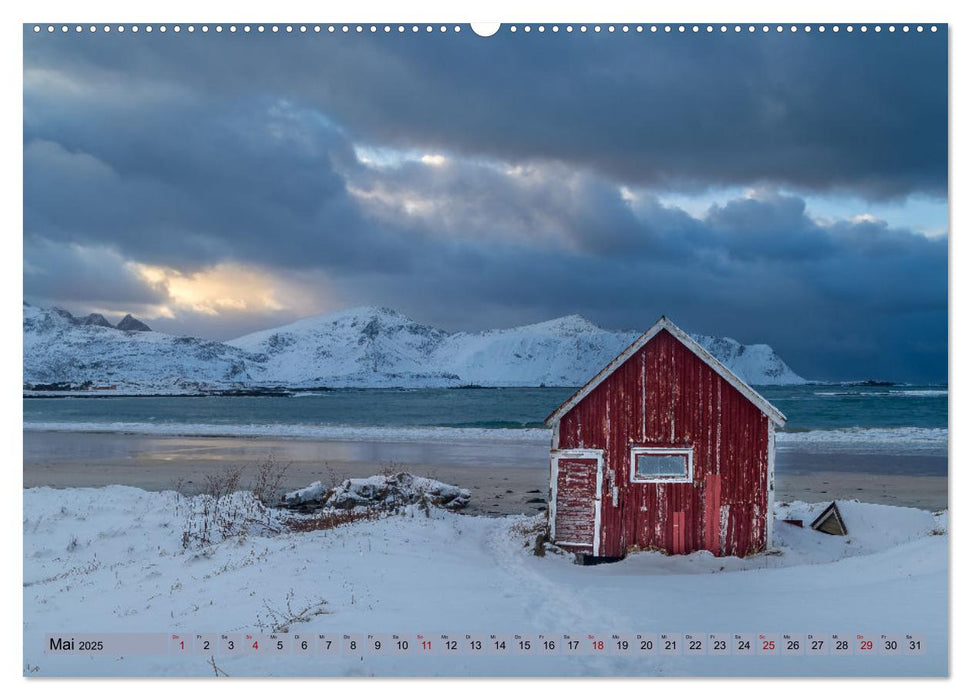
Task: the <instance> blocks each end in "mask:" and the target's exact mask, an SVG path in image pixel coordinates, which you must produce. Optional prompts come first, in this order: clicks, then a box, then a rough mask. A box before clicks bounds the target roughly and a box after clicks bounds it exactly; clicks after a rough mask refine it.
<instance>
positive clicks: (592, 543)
mask: <svg viewBox="0 0 971 700" xmlns="http://www.w3.org/2000/svg"><path fill="white" fill-rule="evenodd" d="M550 466H551V468H550V491H551V494H550V503H551V506H552V509H553V510H552V513H551V518H550V539H551V540H553V542H554V543H556V544H558V545H563V546H566V547H579V548H583V549H586V550H587V551H588V552H590V553H592V554H593V556H599V555H600V539H601V538H600V498H601V492H602V491H603V450H588V449H585V450H554V451H553V453H552V454H551V465H550Z"/></svg>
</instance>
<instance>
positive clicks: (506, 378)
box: [24, 304, 806, 393]
mask: <svg viewBox="0 0 971 700" xmlns="http://www.w3.org/2000/svg"><path fill="white" fill-rule="evenodd" d="M129 318H131V317H130V316H126V318H125V319H124V320H123V322H124V321H127V320H128V319H129ZM95 320H96V319H95ZM132 320H133V321H134V322H135V323H140V322H138V321H137V320H135V319H132ZM122 325H123V323H119V324H118V327H115V326H111V324H108V325H107V326H105V325H104V324H101V323H100V322H93V323H91V324H87V325H85V324H84V323H81V322H79V319H77V318H75V317H73V316H72V315H71V314H69V313H68V312H65V311H64V310H63V309H42V308H40V307H34V306H30V305H27V304H25V305H24V387H25V389H30V388H31V387H33V386H52V385H65V386H75V387H80V386H85V385H87V386H89V387H98V386H114V387H115V390H117V391H124V392H133V393H139V392H142V393H143V392H153V393H188V392H205V391H226V390H245V389H249V388H255V387H282V388H289V389H300V388H310V387H324V386H326V387H332V388H343V387H356V388H367V387H375V388H380V387H388V388H391V387H400V388H420V387H454V386H465V385H477V386H496V387H517V386H521V387H527V386H581V385H582V384H584V383H586V381H588V380H589V379H590V378H591V377H592V376H594V375H595V374H596V373H597V372H599V371H600V370H601V369H602V368H603V367H604V366H605V365H606V364H607V363H608V362H610V361H611V360H612V359H613V358H614V357H616V356H617V355H618V354H619V353H620V352H621V351H622V350H623V349H624V348H626V347H627V346H628V345H629V344H630V343H631V342H633V341H634V340H635V339H636V338H637V337H638V336H639V335H640V333H641V332H640V331H608V330H604V329H602V328H600V327H598V326H596V325H595V324H594V323H592V322H591V321H589V320H588V319H585V318H583V317H582V316H579V315H576V314H573V315H569V316H563V317H559V318H555V319H550V320H548V321H542V322H539V323H533V324H528V325H523V326H517V327H514V328H505V329H493V330H486V331H476V332H465V331H462V332H455V333H451V332H448V331H444V330H442V329H440V328H436V327H434V326H431V325H427V324H422V323H420V322H417V321H414V320H413V319H411V318H409V317H408V316H406V315H404V314H402V313H400V312H398V311H396V310H394V309H391V308H388V307H375V306H364V307H355V308H351V309H345V310H342V311H336V312H333V313H329V314H321V315H318V316H313V317H309V318H304V319H299V320H297V321H294V322H292V323H289V324H285V325H282V326H279V327H275V328H269V329H266V330H262V331H256V332H254V333H249V334H247V335H244V336H241V337H239V338H235V339H233V340H230V341H227V342H225V343H220V342H216V341H211V340H205V339H201V338H190V337H185V336H172V335H167V334H164V333H158V332H156V331H152V330H140V331H139V330H138V329H131V330H126V329H124V328H122ZM145 328H147V326H145ZM136 331H138V332H136ZM692 337H694V338H695V340H697V341H698V342H699V344H701V345H702V347H704V348H705V349H706V350H708V351H709V352H710V353H712V355H714V356H715V357H716V358H717V359H718V360H719V361H721V362H722V363H723V364H725V365H726V366H727V367H728V368H729V369H730V370H731V371H733V372H734V373H735V374H737V375H738V376H739V377H740V378H741V379H742V380H743V381H745V382H747V383H749V384H755V385H758V384H800V383H805V381H806V380H804V379H803V378H802V377H800V376H798V375H797V374H795V372H793V371H792V370H791V369H790V368H789V367H788V365H786V364H785V362H784V361H783V360H782V359H781V358H780V357H779V356H778V355H777V354H776V353H775V351H773V350H772V348H771V347H769V346H768V345H764V344H754V345H742V344H741V343H738V342H737V341H735V340H732V339H731V338H717V337H714V336H703V335H694V336H692Z"/></svg>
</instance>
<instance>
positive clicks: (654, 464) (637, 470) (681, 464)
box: [631, 447, 694, 482]
mask: <svg viewBox="0 0 971 700" xmlns="http://www.w3.org/2000/svg"><path fill="white" fill-rule="evenodd" d="M692 453H693V450H691V449H690V448H688V449H684V448H664V447H634V448H632V449H631V481H635V482H659V481H681V482H684V481H691V474H692V467H693V466H694V465H693V463H692V462H693V455H692Z"/></svg>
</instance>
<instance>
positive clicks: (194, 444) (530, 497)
mask: <svg viewBox="0 0 971 700" xmlns="http://www.w3.org/2000/svg"><path fill="white" fill-rule="evenodd" d="M547 450H548V447H546V445H542V444H535V443H510V444H486V443H481V442H480V443H474V442H468V443H414V442H410V443H404V442H402V443H397V442H341V441H317V440H292V439H291V440H287V439H263V438H229V437H183V436H143V435H128V434H112V433H70V432H34V431H25V432H24V471H23V478H24V487H25V488H30V487H35V486H52V487H55V488H68V487H87V486H92V487H93V486H106V485H109V484H123V485H127V486H137V487H139V488H143V489H147V490H151V491H163V490H168V489H174V488H176V487H181V488H182V489H183V490H184V491H187V492H189V493H194V492H198V491H199V490H201V489H202V488H204V486H205V483H206V477H207V476H208V475H216V474H220V473H222V472H224V471H225V470H226V469H227V468H230V467H242V469H243V476H242V481H243V483H244V484H245V483H248V482H249V481H250V480H251V479H252V478H253V476H254V475H255V473H256V469H257V465H258V464H259V463H260V462H262V461H264V460H266V459H267V458H272V459H273V461H274V462H275V463H276V464H278V465H280V466H281V467H282V466H284V465H286V467H287V470H286V475H285V479H284V488H286V489H296V488H300V487H302V486H306V485H307V484H309V483H311V482H313V481H322V482H324V483H325V484H330V483H337V482H339V481H341V480H343V479H346V478H349V477H364V476H370V475H372V474H377V473H381V472H382V471H388V470H394V471H409V472H412V473H414V474H419V475H422V476H428V477H432V478H435V479H439V480H441V481H445V482H448V483H452V484H456V485H458V486H462V487H463V488H468V489H470V490H471V491H472V502H471V504H470V506H469V508H468V509H467V510H466V512H468V513H471V514H486V515H503V514H513V513H536V512H539V511H541V510H543V509H545V507H546V497H547V490H548V479H549V476H548V466H547V465H548V462H547V454H548V452H547ZM946 465H947V458H946V457H944V456H940V457H938V456H919V457H917V456H902V457H894V456H887V455H880V456H879V457H874V456H872V455H860V454H841V453H827V454H825V455H820V454H812V453H803V452H798V451H792V450H780V451H779V453H778V456H777V460H776V498H777V500H779V501H792V500H801V501H808V502H818V501H825V500H832V499H854V498H855V499H859V500H861V501H865V502H870V503H885V504H888V505H902V506H911V507H917V508H925V509H930V510H938V509H942V508H946V507H947V477H946V476H945V475H946V473H947V472H946Z"/></svg>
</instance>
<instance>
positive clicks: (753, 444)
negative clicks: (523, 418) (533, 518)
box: [546, 317, 786, 558]
mask: <svg viewBox="0 0 971 700" xmlns="http://www.w3.org/2000/svg"><path fill="white" fill-rule="evenodd" d="M785 420H786V418H785V416H784V415H782V413H780V412H779V411H778V410H777V409H776V408H775V407H773V406H772V405H771V404H770V403H769V402H768V401H766V400H765V399H764V398H762V397H761V396H759V394H757V393H756V392H755V391H754V390H753V389H752V388H751V387H750V386H748V385H747V384H746V383H745V382H743V381H742V380H741V379H739V378H738V377H737V376H735V375H734V374H733V373H732V372H731V371H730V370H729V369H727V368H726V367H725V366H724V365H722V364H721V363H720V362H719V361H718V360H716V359H715V358H714V357H712V356H711V355H710V354H709V353H708V352H707V351H706V350H705V349H704V348H702V347H701V346H700V345H698V343H696V342H695V341H694V340H692V339H691V337H690V336H689V335H688V334H687V333H685V332H684V331H682V330H681V329H680V328H678V327H677V326H675V325H674V324H673V323H671V321H669V320H668V319H666V318H664V317H662V318H661V320H659V321H658V322H657V323H655V324H654V326H653V327H652V328H651V329H650V330H648V331H647V332H646V333H644V335H642V336H641V337H640V338H638V339H637V340H636V341H634V343H633V344H631V346H630V347H628V348H627V349H626V350H624V352H622V353H621V354H620V355H618V356H617V358H616V359H614V360H613V361H612V362H611V363H610V364H609V365H607V367H605V368H604V369H603V370H602V371H601V372H600V373H599V374H598V375H597V376H595V377H594V378H593V379H591V380H590V381H589V382H587V384H586V386H584V387H583V388H581V389H580V390H579V391H577V392H576V393H575V394H574V395H573V396H571V397H570V398H569V399H568V400H567V401H566V403H564V404H563V405H562V406H560V407H559V408H558V409H557V410H556V411H554V412H553V414H552V415H550V417H549V418H547V419H546V424H547V425H548V426H550V427H551V428H552V431H553V438H552V450H551V451H550V511H549V522H550V539H551V540H552V541H553V542H554V543H555V544H557V545H559V546H560V547H563V548H564V549H567V550H569V551H572V552H574V553H576V554H579V555H586V556H592V557H610V558H616V557H623V556H625V555H626V554H627V553H629V552H631V551H637V550H649V549H654V550H662V551H665V552H668V553H670V554H685V553H688V552H694V551H697V550H702V549H706V550H708V551H710V552H712V553H713V554H715V555H718V556H740V557H742V556H746V555H748V554H752V553H755V552H760V551H763V550H765V549H767V548H768V547H769V546H770V545H771V542H772V518H771V517H770V514H771V513H772V506H773V502H774V497H773V489H774V462H775V429H776V426H778V427H780V428H781V427H783V426H784V425H785Z"/></svg>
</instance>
